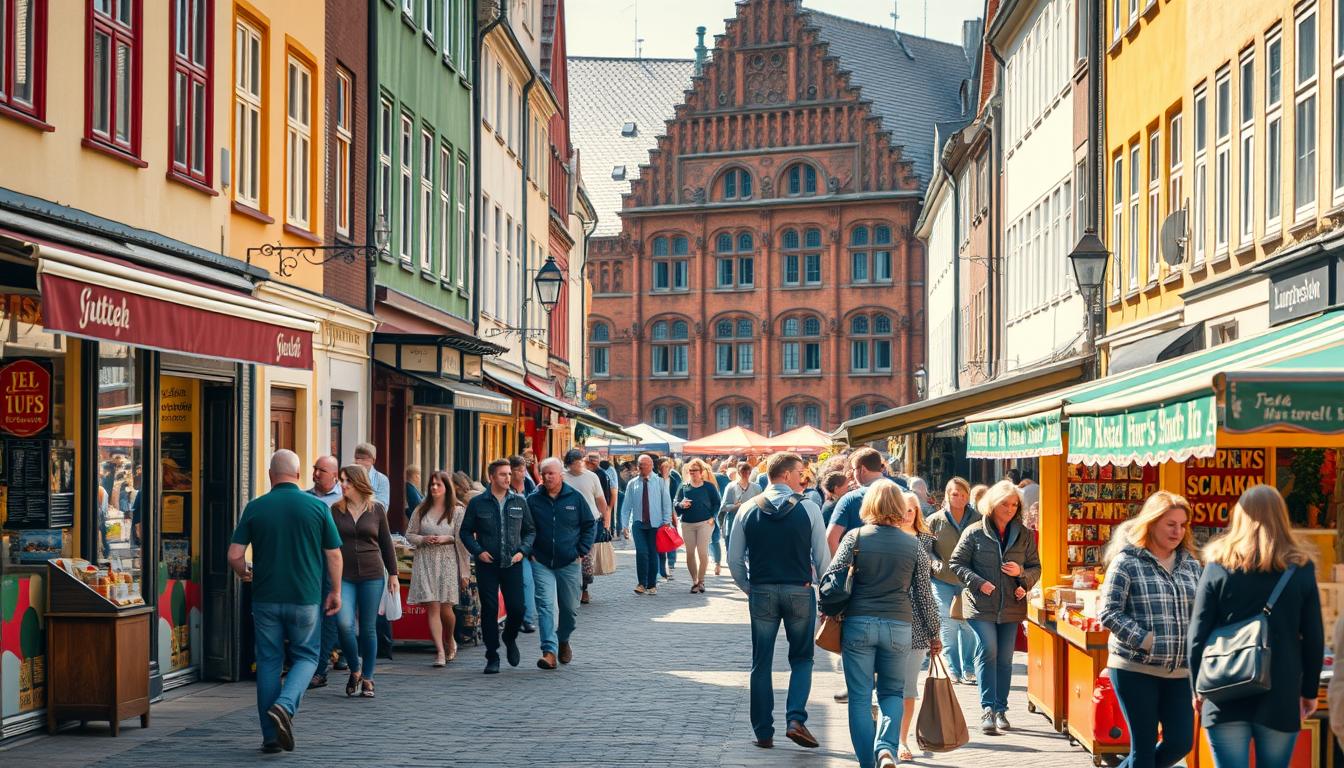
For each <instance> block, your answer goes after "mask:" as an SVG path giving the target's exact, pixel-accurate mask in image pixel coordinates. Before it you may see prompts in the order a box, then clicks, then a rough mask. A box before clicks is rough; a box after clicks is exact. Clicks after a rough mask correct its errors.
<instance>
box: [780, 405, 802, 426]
mask: <svg viewBox="0 0 1344 768" xmlns="http://www.w3.org/2000/svg"><path fill="white" fill-rule="evenodd" d="M779 423H780V426H781V427H782V428H784V429H796V428H797V427H798V406H796V405H786V406H784V408H783V410H782V411H781V412H780V419H779Z"/></svg>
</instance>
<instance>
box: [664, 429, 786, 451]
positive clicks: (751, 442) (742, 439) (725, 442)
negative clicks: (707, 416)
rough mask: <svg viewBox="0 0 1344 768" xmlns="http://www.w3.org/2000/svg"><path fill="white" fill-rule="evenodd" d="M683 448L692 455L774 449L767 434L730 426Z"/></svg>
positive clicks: (682, 448) (693, 441)
mask: <svg viewBox="0 0 1344 768" xmlns="http://www.w3.org/2000/svg"><path fill="white" fill-rule="evenodd" d="M681 450H682V453H689V454H691V455H695V454H700V455H705V456H724V455H731V454H736V453H768V452H769V451H771V450H773V449H772V448H771V447H770V441H769V438H767V437H766V436H765V435H762V434H760V433H759V432H753V431H751V430H750V429H746V428H744V427H730V428H728V429H725V430H723V431H722V432H715V433H714V434H712V435H707V436H705V437H702V438H700V439H699V440H692V441H691V442H689V443H687V444H685V445H683V446H682V447H681Z"/></svg>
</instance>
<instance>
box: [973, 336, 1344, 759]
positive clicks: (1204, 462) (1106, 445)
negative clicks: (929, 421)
mask: <svg viewBox="0 0 1344 768" xmlns="http://www.w3.org/2000/svg"><path fill="white" fill-rule="evenodd" d="M1341 391H1344V312H1340V311H1335V312H1329V313H1325V314H1321V315H1317V316H1315V317H1311V318H1308V319H1304V320H1300V321H1297V322H1294V323H1291V324H1288V325H1284V326H1281V327H1279V328H1275V329H1272V330H1270V331H1268V332H1266V333H1264V334H1261V335H1259V336H1255V337H1250V338H1247V339H1242V340H1239V341H1235V342H1231V343H1228V344H1224V345H1221V346H1218V347H1214V348H1212V349H1208V350H1204V351H1201V352H1197V353H1193V354H1190V355H1187V356H1184V357H1180V358H1177V359H1174V360H1169V361H1166V362H1163V363H1159V364H1156V365H1152V366H1148V367H1145V368H1140V369H1136V370H1133V371H1126V372H1124V373H1121V374H1117V375H1114V376H1110V377H1107V378H1103V379H1100V380H1097V381H1093V382H1089V383H1087V384H1082V385H1078V386H1075V387H1072V388H1069V389H1065V390H1062V391H1058V392H1054V393H1051V394H1049V395H1044V396H1041V397H1037V398H1033V399H1031V400H1028V401H1025V402H1022V403H1019V404H1015V405H1013V406H1010V407H1006V408H1000V409H997V410H995V411H990V412H986V413H982V414H976V415H973V416H971V417H968V419H967V423H968V440H967V442H968V454H969V455H970V456H972V457H976V458H997V459H1016V458H1025V457H1039V459H1040V468H1041V509H1040V552H1041V563H1042V580H1041V588H1040V590H1039V591H1038V592H1036V593H1033V595H1032V597H1031V599H1032V601H1033V607H1032V610H1031V611H1030V617H1031V619H1030V620H1031V624H1030V629H1029V632H1028V645H1029V655H1030V657H1031V659H1032V670H1033V671H1034V674H1029V676H1028V684H1029V685H1028V695H1029V701H1031V702H1032V706H1033V708H1035V709H1037V710H1038V711H1041V712H1042V713H1043V714H1045V715H1046V716H1047V717H1049V718H1050V720H1051V722H1052V723H1053V724H1054V725H1055V727H1056V728H1057V729H1058V730H1067V732H1068V733H1069V735H1070V737H1071V738H1073V739H1076V740H1077V741H1078V742H1079V743H1081V744H1083V746H1084V747H1086V748H1088V750H1089V751H1091V752H1092V754H1093V756H1094V760H1097V761H1098V762H1100V761H1101V760H1102V759H1103V757H1104V756H1105V755H1106V754H1110V753H1113V752H1123V751H1126V750H1127V746H1128V745H1127V738H1126V739H1125V743H1115V739H1114V738H1113V734H1111V733H1109V732H1101V733H1098V732H1097V730H1096V728H1095V727H1094V725H1095V721H1096V718H1095V717H1094V716H1095V715H1096V714H1097V713H1096V712H1095V711H1094V707H1095V706H1096V703H1095V702H1097V701H1099V700H1102V699H1103V698H1104V697H1101V696H1099V695H1098V694H1097V692H1096V690H1095V689H1098V688H1099V687H1101V686H1102V685H1104V684H1103V683H1100V682H1099V681H1098V676H1099V674H1100V672H1101V670H1102V669H1104V666H1105V642H1106V639H1107V633H1106V632H1105V631H1104V630H1102V629H1101V627H1100V626H1099V625H1098V624H1097V623H1096V621H1095V619H1096V613H1097V607H1098V606H1097V602H1098V601H1097V597H1098V595H1099V592H1098V591H1097V590H1096V589H1095V588H1093V587H1094V585H1095V582H1096V579H1097V577H1098V576H1099V575H1100V573H1101V569H1102V566H1103V559H1104V553H1105V544H1106V543H1107V542H1108V541H1109V540H1110V539H1111V536H1112V533H1113V531H1114V527H1115V526H1117V525H1119V524H1120V523H1122V522H1123V521H1125V520H1127V519H1129V518H1130V517H1132V516H1133V515H1134V514H1136V513H1137V512H1138V509H1139V508H1140V507H1141V506H1142V504H1143V501H1144V499H1146V498H1147V496H1148V495H1150V494H1151V493H1152V492H1153V491H1155V490H1157V489H1159V488H1162V489H1166V490H1171V491H1174V492H1178V493H1180V494H1182V495H1184V496H1185V497H1186V498H1187V499H1188V500H1189V501H1190V503H1191V507H1192V511H1193V513H1194V519H1193V520H1192V525H1193V528H1194V532H1195V537H1196V540H1197V541H1198V542H1199V543H1203V542H1204V541H1207V540H1208V538H1210V537H1211V536H1213V535H1216V534H1217V533H1218V532H1219V531H1220V530H1221V529H1222V528H1224V527H1225V526H1226V524H1227V520H1228V515H1229V513H1230V511H1231V508H1232V506H1233V505H1234V504H1235V503H1236V500H1237V498H1238V497H1239V496H1240V494H1241V492H1242V491H1243V490H1245V489H1246V488H1248V487H1250V486H1252V485H1255V484H1258V483H1266V484H1271V485H1274V486H1276V487H1278V488H1279V490H1280V491H1281V492H1282V493H1283V494H1284V496H1285V498H1286V499H1287V501H1288V506H1289V511H1290V515H1291V517H1292V520H1293V524H1294V528H1295V532H1296V533H1297V534H1299V535H1300V536H1302V537H1303V538H1304V539H1307V540H1308V541H1310V542H1311V543H1312V544H1313V545H1314V546H1315V548H1316V550H1317V552H1318V559H1317V574H1318V578H1320V579H1321V580H1322V581H1323V582H1324V583H1323V585H1322V603H1323V612H1324V617H1323V618H1324V620H1325V621H1326V626H1327V630H1328V629H1329V627H1330V626H1331V624H1332V623H1333V622H1334V620H1335V619H1336V618H1337V617H1338V616H1339V612H1340V608H1341V603H1340V598H1341V596H1344V585H1341V586H1338V587H1337V586H1335V585H1333V584H1331V583H1330V581H1331V580H1332V579H1334V578H1335V572H1336V570H1338V569H1335V568H1334V567H1333V566H1334V564H1335V562H1336V560H1337V554H1338V552H1337V550H1338V547H1339V526H1340V520H1341V514H1340V511H1341V508H1344V478H1341V476H1340V469H1341V465H1342V464H1344V462H1342V461H1341V458H1342V456H1341V449H1344V405H1341V404H1340V403H1339V393H1340V392H1341ZM1327 635H1330V632H1329V631H1327ZM1061 653H1062V655H1063V657H1064V660H1063V662H1062V663H1059V662H1054V661H1051V660H1052V659H1054V658H1057V657H1058V656H1060V655H1061ZM1037 659H1040V660H1041V665H1040V668H1039V670H1038V669H1037V664H1036V660H1037ZM1061 676H1062V678H1061ZM1061 684H1062V686H1063V688H1064V690H1065V691H1066V694H1065V696H1064V697H1063V699H1064V700H1063V702H1062V704H1061V702H1060V697H1059V695H1058V693H1059V692H1058V690H1057V689H1058V688H1059V687H1060V686H1061ZM1061 706H1062V709H1061ZM1308 731H1311V733H1310V734H1308V735H1306V736H1304V739H1315V740H1316V743H1318V744H1319V745H1320V746H1321V750H1320V751H1319V752H1317V753H1312V754H1315V755H1320V754H1328V752H1329V750H1331V749H1333V745H1332V744H1331V743H1329V742H1330V741H1331V737H1330V735H1329V732H1328V728H1327V729H1321V728H1320V727H1319V723H1313V722H1308V723H1307V724H1306V725H1305V726H1304V734H1306V733H1307V732H1308ZM1303 754H1304V755H1306V754H1307V752H1304V753H1303ZM1192 764H1194V763H1192ZM1318 764H1319V765H1323V764H1324V763H1318V762H1315V761H1312V762H1303V763H1294V765H1312V766H1315V765H1318Z"/></svg>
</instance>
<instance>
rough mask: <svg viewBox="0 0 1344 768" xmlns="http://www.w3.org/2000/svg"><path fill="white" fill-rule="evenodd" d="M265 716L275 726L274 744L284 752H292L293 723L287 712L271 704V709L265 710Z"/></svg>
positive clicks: (277, 705)
mask: <svg viewBox="0 0 1344 768" xmlns="http://www.w3.org/2000/svg"><path fill="white" fill-rule="evenodd" d="M266 716H267V717H269V718H270V719H271V724H272V725H274V726H275V743H277V744H279V745H280V748H281V749H283V750H285V751H286V752H293V751H294V723H293V721H291V720H290V715H289V710H287V709H285V708H284V707H282V706H280V705H279V704H272V705H271V708H270V709H268V710H266Z"/></svg>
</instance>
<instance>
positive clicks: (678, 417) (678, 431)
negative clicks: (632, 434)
mask: <svg viewBox="0 0 1344 768" xmlns="http://www.w3.org/2000/svg"><path fill="white" fill-rule="evenodd" d="M649 423H651V424H653V426H654V427H656V428H658V429H661V430H663V431H664V432H670V433H671V434H674V435H676V436H677V437H683V438H684V437H690V435H691V432H690V425H691V409H690V408H688V407H687V406H684V405H655V406H654V407H653V410H652V411H651V412H650V418H649Z"/></svg>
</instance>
